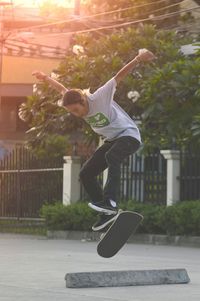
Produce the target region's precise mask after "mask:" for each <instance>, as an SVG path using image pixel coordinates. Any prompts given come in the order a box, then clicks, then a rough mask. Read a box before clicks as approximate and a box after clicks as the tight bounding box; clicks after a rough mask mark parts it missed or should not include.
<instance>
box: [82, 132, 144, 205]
mask: <svg viewBox="0 0 200 301" xmlns="http://www.w3.org/2000/svg"><path fill="white" fill-rule="evenodd" d="M139 146H140V142H139V141H138V140H136V139H135V138H133V137H130V136H123V137H120V138H118V139H116V140H114V141H111V142H105V143H104V144H103V145H102V146H101V147H99V148H98V149H97V150H96V151H95V153H94V154H93V155H92V157H91V158H90V159H89V160H88V161H86V162H85V164H84V165H83V167H82V168H81V171H80V180H81V181H82V183H83V185H84V187H85V190H86V191H87V193H88V194H89V196H90V198H91V200H92V201H93V202H102V201H105V200H108V199H111V200H114V201H117V192H118V189H119V185H120V164H121V162H122V161H123V159H124V158H126V157H128V156H129V155H131V154H133V153H135V152H136V151H137V150H138V148H139ZM106 168H108V177H107V181H106V184H105V187H104V190H103V189H102V187H101V186H100V185H99V183H98V181H97V176H98V175H99V174H100V173H101V172H103V171H104V170H105V169H106Z"/></svg>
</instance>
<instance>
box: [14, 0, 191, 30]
mask: <svg viewBox="0 0 200 301" xmlns="http://www.w3.org/2000/svg"><path fill="white" fill-rule="evenodd" d="M165 1H166V0H159V1H154V2H150V3H145V4H141V5H135V6H131V7H126V8H122V9H117V10H112V11H107V12H102V13H98V14H93V15H89V16H82V17H78V18H70V19H68V20H62V21H58V22H53V23H46V24H41V25H36V26H29V27H23V28H20V29H19V30H16V31H14V32H20V31H25V30H32V29H38V28H44V27H50V26H54V25H61V24H66V23H69V22H72V21H77V22H78V21H81V20H83V19H90V18H95V17H98V16H103V15H108V14H112V13H117V12H123V11H127V10H131V9H137V8H141V7H145V6H150V5H153V4H159V3H162V2H165ZM183 1H184V0H183ZM183 1H181V2H183ZM185 1H188V0H185ZM181 2H180V3H181ZM180 3H179V4H180Z"/></svg>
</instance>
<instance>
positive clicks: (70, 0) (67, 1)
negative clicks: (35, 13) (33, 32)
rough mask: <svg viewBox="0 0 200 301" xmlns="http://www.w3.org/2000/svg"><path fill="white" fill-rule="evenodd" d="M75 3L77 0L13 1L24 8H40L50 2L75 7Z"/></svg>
mask: <svg viewBox="0 0 200 301" xmlns="http://www.w3.org/2000/svg"><path fill="white" fill-rule="evenodd" d="M74 1H75V0H49V1H48V0H13V4H14V5H20V6H23V7H39V6H41V5H42V4H43V3H45V4H47V3H48V2H49V4H50V5H51V4H56V5H58V6H62V7H74ZM0 2H1V1H0ZM8 2H9V1H8Z"/></svg>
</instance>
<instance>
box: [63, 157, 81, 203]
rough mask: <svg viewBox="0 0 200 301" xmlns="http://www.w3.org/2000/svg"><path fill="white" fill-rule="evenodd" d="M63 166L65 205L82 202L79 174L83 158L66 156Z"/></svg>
mask: <svg viewBox="0 0 200 301" xmlns="http://www.w3.org/2000/svg"><path fill="white" fill-rule="evenodd" d="M63 158H64V161H65V163H64V165H63V204H64V205H69V204H71V203H75V202H77V201H79V200H80V189H81V188H80V181H79V173H80V169H81V158H80V157H78V156H65V157H63Z"/></svg>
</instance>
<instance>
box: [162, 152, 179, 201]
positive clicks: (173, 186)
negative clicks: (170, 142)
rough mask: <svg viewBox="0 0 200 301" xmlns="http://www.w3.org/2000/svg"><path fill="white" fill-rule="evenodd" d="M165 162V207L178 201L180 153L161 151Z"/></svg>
mask: <svg viewBox="0 0 200 301" xmlns="http://www.w3.org/2000/svg"><path fill="white" fill-rule="evenodd" d="M160 153H161V154H162V155H163V156H164V158H165V159H166V160H167V206H170V205H174V204H175V203H177V202H179V201H180V151H179V150H161V151H160Z"/></svg>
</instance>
